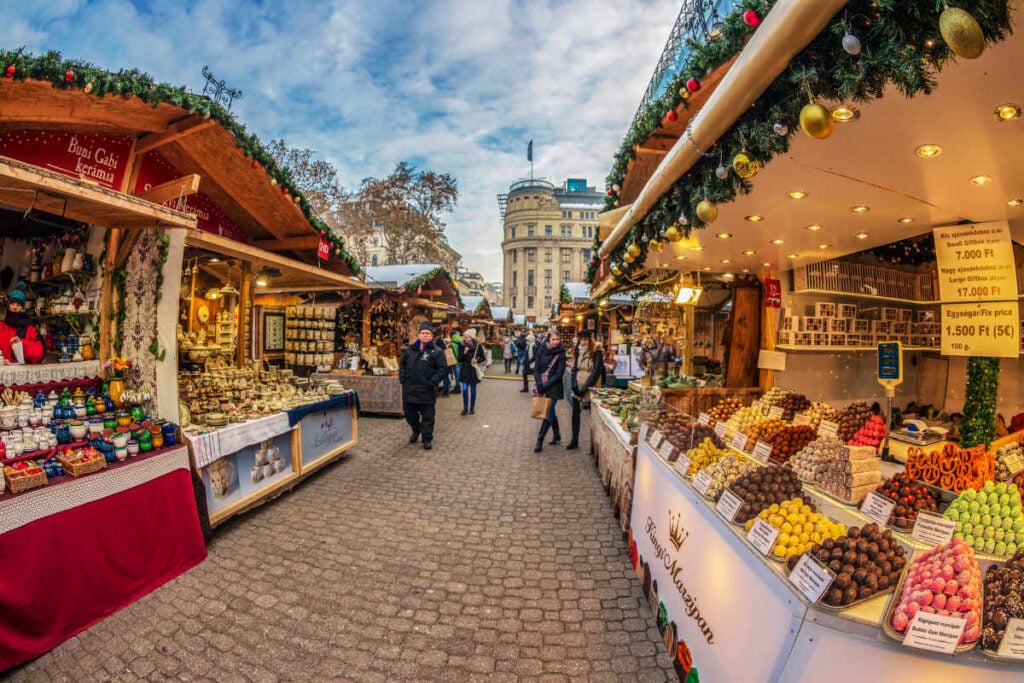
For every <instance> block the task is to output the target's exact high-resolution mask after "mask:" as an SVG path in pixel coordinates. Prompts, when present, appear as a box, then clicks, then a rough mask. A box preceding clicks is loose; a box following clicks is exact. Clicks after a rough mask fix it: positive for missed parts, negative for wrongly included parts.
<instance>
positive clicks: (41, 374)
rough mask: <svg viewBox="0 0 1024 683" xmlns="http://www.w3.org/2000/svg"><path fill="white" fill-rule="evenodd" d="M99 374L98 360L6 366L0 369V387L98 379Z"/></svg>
mask: <svg viewBox="0 0 1024 683" xmlns="http://www.w3.org/2000/svg"><path fill="white" fill-rule="evenodd" d="M99 374H100V362H99V361H98V360H82V361H76V362H71V363H47V364H45V365H4V366H3V367H0V385H3V386H5V387H10V386H17V385H19V384H47V383H49V382H66V381H67V380H71V379H86V378H89V377H98V376H99Z"/></svg>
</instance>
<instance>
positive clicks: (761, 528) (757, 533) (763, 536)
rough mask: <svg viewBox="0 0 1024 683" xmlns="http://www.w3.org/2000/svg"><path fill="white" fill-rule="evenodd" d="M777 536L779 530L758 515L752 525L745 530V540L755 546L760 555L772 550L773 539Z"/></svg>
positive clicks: (776, 538)
mask: <svg viewBox="0 0 1024 683" xmlns="http://www.w3.org/2000/svg"><path fill="white" fill-rule="evenodd" d="M778 538H779V530H778V529H776V528H775V527H773V526H772V525H771V524H769V523H768V522H766V521H764V520H763V519H761V518H760V517H758V518H757V519H755V520H754V525H753V526H751V527H750V531H748V532H747V540H748V541H750V545H752V546H754V547H755V548H757V550H758V552H760V553H761V554H762V555H767V554H768V553H770V552H771V551H772V547H773V546H774V545H775V541H776V540H778Z"/></svg>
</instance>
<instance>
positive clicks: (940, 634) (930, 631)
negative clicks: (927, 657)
mask: <svg viewBox="0 0 1024 683" xmlns="http://www.w3.org/2000/svg"><path fill="white" fill-rule="evenodd" d="M966 626H967V620H966V619H961V618H960V617H945V616H942V615H941V614H928V613H927V612H918V613H917V614H915V615H914V618H913V619H912V620H911V622H910V626H908V627H907V637H906V638H904V639H903V644H904V645H905V646H906V647H913V648H917V649H918V650H930V651H932V652H942V653H943V654H947V655H951V654H953V651H954V650H956V644H957V643H958V642H960V636H961V635H963V632H964V628H965V627H966Z"/></svg>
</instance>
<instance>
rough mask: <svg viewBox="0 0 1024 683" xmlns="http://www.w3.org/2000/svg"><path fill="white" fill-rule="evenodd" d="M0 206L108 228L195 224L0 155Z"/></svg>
mask: <svg viewBox="0 0 1024 683" xmlns="http://www.w3.org/2000/svg"><path fill="white" fill-rule="evenodd" d="M0 203H3V204H8V205H11V206H15V207H18V208H19V209H25V210H26V211H27V210H28V209H37V210H39V211H45V212H47V213H52V214H55V215H58V216H63V217H65V218H70V219H72V220H76V221H82V222H84V223H96V224H100V225H106V226H111V227H119V226H126V225H131V226H132V227H140V226H153V227H174V228H195V225H196V218H195V216H192V215H190V214H186V213H181V212H180V211H174V210H173V209H169V208H167V207H166V206H161V205H160V204H154V203H152V202H148V201H146V200H144V199H140V198H138V197H133V196H131V195H125V194H122V193H120V192H114V191H113V190H108V189H106V188H103V187H98V186H96V185H95V184H93V183H90V182H88V181H83V180H78V179H75V178H69V177H68V176H66V175H63V174H60V173H53V172H52V171H47V170H45V169H42V168H40V167H38V166H33V165H31V164H25V163H22V162H20V161H16V160H14V159H9V158H7V157H4V156H0Z"/></svg>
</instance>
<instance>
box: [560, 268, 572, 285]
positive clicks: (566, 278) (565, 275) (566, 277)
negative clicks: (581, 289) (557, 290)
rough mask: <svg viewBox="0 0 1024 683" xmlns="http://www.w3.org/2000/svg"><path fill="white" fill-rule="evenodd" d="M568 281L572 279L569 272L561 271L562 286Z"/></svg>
mask: <svg viewBox="0 0 1024 683" xmlns="http://www.w3.org/2000/svg"><path fill="white" fill-rule="evenodd" d="M570 279H572V273H571V272H570V271H568V270H563V271H562V284H563V285H564V284H565V283H566V282H568V281H569V280H570Z"/></svg>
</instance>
